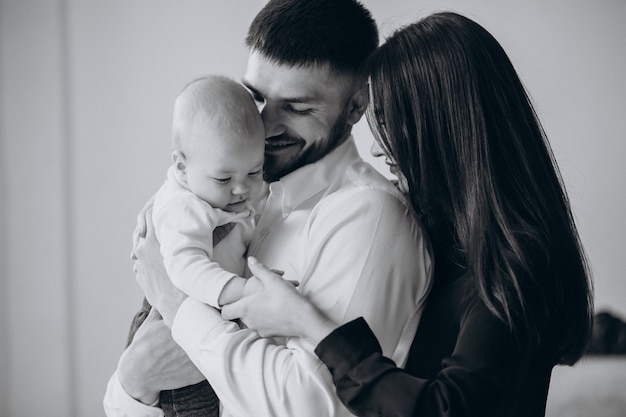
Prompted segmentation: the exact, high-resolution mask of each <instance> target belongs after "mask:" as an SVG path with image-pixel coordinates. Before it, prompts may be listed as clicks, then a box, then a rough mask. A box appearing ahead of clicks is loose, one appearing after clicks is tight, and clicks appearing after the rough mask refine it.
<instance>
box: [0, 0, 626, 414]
mask: <svg viewBox="0 0 626 417" xmlns="http://www.w3.org/2000/svg"><path fill="white" fill-rule="evenodd" d="M0 1H1V2H0V93H1V100H0V139H1V142H0V146H1V148H0V149H1V153H0V158H1V161H0V193H1V194H0V195H2V197H1V198H2V201H1V202H0V216H1V217H0V242H1V243H0V253H1V254H0V262H1V263H0V277H1V279H2V281H1V282H0V334H1V335H2V339H1V340H0V410H4V411H1V412H0V415H5V414H4V413H5V412H6V413H7V414H6V415H8V416H11V417H21V416H24V417H26V416H32V415H49V416H101V415H103V412H102V406H101V399H102V394H103V392H104V389H105V384H106V381H107V379H108V377H109V375H110V374H111V372H112V371H113V370H114V368H115V365H116V362H117V359H118V357H119V354H120V353H121V350H122V348H123V345H124V341H125V336H126V332H127V330H128V325H129V323H130V319H131V317H132V315H133V313H134V312H135V311H136V309H137V308H138V306H139V304H140V301H141V294H140V292H139V290H138V288H137V287H136V285H135V282H134V279H133V275H132V272H131V270H130V268H131V264H130V261H129V259H128V255H129V252H130V233H131V231H132V229H133V226H134V219H135V214H136V212H137V211H138V210H139V209H140V208H141V206H142V205H143V203H144V201H145V200H146V199H147V198H149V197H150V195H151V194H152V193H153V192H154V191H155V189H156V188H157V186H158V185H159V184H160V183H161V182H162V180H163V179H164V173H165V169H166V167H167V165H168V163H169V134H170V119H171V107H172V103H173V100H174V98H175V96H176V94H177V92H178V91H179V89H180V88H181V87H182V86H183V85H184V84H185V82H187V81H188V80H190V79H192V78H194V77H197V76H199V75H202V74H206V73H222V74H226V75H230V76H232V77H233V78H235V79H240V78H241V76H242V75H243V72H244V69H245V62H246V57H247V52H246V49H245V47H244V43H243V39H244V37H245V33H246V29H247V26H248V24H249V23H250V21H251V20H252V18H253V17H254V15H255V14H256V12H257V11H258V10H259V9H260V8H261V7H262V6H263V4H264V1H261V0H247V1H232V2H225V1H219V0H214V1H206V0H204V1H203V0H185V1H178V2H171V1H168V0H135V1H132V2H129V1H124V0H110V1H106V2H105V1H96V0H46V1H38V0H0ZM364 3H365V5H366V6H368V7H369V8H370V10H371V11H372V13H373V15H374V17H375V18H376V20H377V22H378V23H379V26H380V27H381V32H382V33H383V35H384V34H386V33H388V32H389V31H390V30H392V29H393V28H395V27H397V26H399V25H400V24H403V23H408V22H411V21H413V20H414V19H415V18H417V17H419V16H423V15H425V14H427V13H429V12H431V11H434V10H443V9H448V10H455V11H458V12H461V13H464V14H466V15H467V16H469V17H471V18H474V19H475V20H477V21H478V22H479V23H481V24H483V25H484V26H485V27H486V28H487V29H488V30H490V31H491V32H492V33H493V34H494V36H496V38H497V39H499V40H500V42H501V43H502V45H503V46H504V48H505V49H506V50H507V51H508V53H509V55H510V57H511V59H512V60H513V62H514V64H515V65H516V67H517V69H518V71H519V73H520V76H521V77H522V79H523V81H524V82H525V84H526V86H527V88H528V89H529V91H530V93H531V95H532V96H533V97H534V99H535V103H536V106H537V109H538V112H539V114H540V117H541V119H542V120H543V122H544V127H545V128H546V131H547V133H548V135H549V137H550V140H551V142H552V145H553V148H554V151H555V153H556V156H557V159H558V161H559V163H560V166H561V169H562V171H563V174H564V176H565V181H566V184H567V186H568V189H569V192H570V197H571V200H572V205H573V208H574V211H575V215H576V218H577V220H578V225H579V228H580V232H581V236H582V238H583V242H584V244H585V246H586V248H587V251H588V253H589V257H590V260H591V264H592V267H593V270H594V273H595V278H596V296H597V305H598V307H599V308H611V309H612V310H614V311H616V312H618V313H620V314H622V315H626V299H625V298H624V296H625V295H626V283H625V282H624V280H623V279H622V274H623V272H622V268H621V260H622V258H623V257H624V255H625V251H624V248H625V245H624V243H623V241H624V239H623V236H624V235H626V220H624V215H623V213H624V211H625V210H624V209H625V208H626V207H625V206H626V201H625V199H624V190H626V184H625V178H626V175H624V174H625V173H624V168H623V164H622V161H623V159H624V155H625V153H626V145H625V142H626V141H624V140H623V139H624V138H623V132H624V131H626V121H625V118H624V115H625V114H626V81H625V80H624V77H623V74H625V73H626V71H625V69H626V68H625V67H626V29H625V28H624V26H623V24H622V21H623V19H624V18H626V3H625V2H623V1H622V0H613V1H611V0H600V1H594V2H590V1H581V0H578V1H572V0H569V1H566V0H558V1H557V0H555V1H551V2H544V1H541V0H528V1H525V2H503V1H500V0H442V1H408V0H365V1H364ZM355 134H356V136H357V139H358V141H359V146H360V149H361V151H362V154H363V155H364V156H366V157H368V153H367V152H368V149H369V145H370V142H371V136H370V135H369V131H368V129H367V126H366V124H365V123H364V122H361V123H359V125H358V126H357V128H356V129H355ZM368 158H369V157H368ZM376 164H377V165H376V166H377V167H379V168H380V169H381V170H383V171H384V164H380V163H376Z"/></svg>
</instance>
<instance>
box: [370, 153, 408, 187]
mask: <svg viewBox="0 0 626 417" xmlns="http://www.w3.org/2000/svg"><path fill="white" fill-rule="evenodd" d="M370 153H371V154H372V156H373V157H375V158H378V157H381V156H384V157H385V163H386V164H387V165H389V172H391V174H392V175H395V176H396V177H397V178H398V188H399V189H400V191H402V192H403V193H405V194H407V193H408V192H409V184H408V182H407V180H406V177H405V176H404V175H402V172H400V169H399V168H398V165H397V164H396V163H395V162H394V159H393V157H392V156H391V155H388V154H387V153H386V152H385V151H384V150H383V148H382V147H381V146H380V145H379V144H378V142H376V141H374V142H373V143H372V147H371V148H370Z"/></svg>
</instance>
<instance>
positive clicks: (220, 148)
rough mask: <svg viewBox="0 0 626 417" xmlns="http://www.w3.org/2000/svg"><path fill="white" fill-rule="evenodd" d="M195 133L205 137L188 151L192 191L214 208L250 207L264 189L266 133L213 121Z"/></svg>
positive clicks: (188, 182)
mask: <svg viewBox="0 0 626 417" xmlns="http://www.w3.org/2000/svg"><path fill="white" fill-rule="evenodd" d="M195 134H199V135H201V140H198V141H196V142H195V144H194V146H193V149H192V150H191V151H188V152H187V154H186V156H187V161H186V162H187V163H186V172H187V186H188V187H189V190H190V191H191V192H192V193H194V194H195V195H197V196H198V197H200V198H201V199H203V200H204V201H206V202H207V203H209V204H210V205H211V206H212V207H215V208H219V209H222V210H226V211H231V212H240V211H243V210H245V209H246V206H247V203H248V201H249V200H254V199H255V198H256V197H258V195H259V193H260V192H261V190H262V189H263V160H264V155H263V152H264V148H265V134H264V131H263V129H262V125H261V128H260V129H257V130H256V131H255V133H254V134H252V136H243V135H240V134H238V133H236V132H233V131H228V130H226V129H221V130H216V129H213V128H212V126H210V124H207V125H206V126H205V127H199V128H198V129H196V130H195Z"/></svg>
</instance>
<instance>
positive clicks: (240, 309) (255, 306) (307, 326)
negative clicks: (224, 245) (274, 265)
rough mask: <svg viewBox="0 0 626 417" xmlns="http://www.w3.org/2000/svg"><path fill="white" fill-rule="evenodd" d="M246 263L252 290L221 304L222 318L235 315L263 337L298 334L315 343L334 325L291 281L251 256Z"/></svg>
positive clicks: (231, 317) (234, 317)
mask: <svg viewBox="0 0 626 417" xmlns="http://www.w3.org/2000/svg"><path fill="white" fill-rule="evenodd" d="M248 266H249V267H250V271H251V272H252V273H253V274H254V277H252V278H250V279H253V280H255V290H256V291H255V292H253V293H252V294H250V295H247V296H245V297H243V298H241V299H240V300H239V301H236V302H234V303H232V304H228V305H225V306H224V307H223V308H222V316H223V317H224V318H225V319H227V320H233V319H237V318H239V319H241V320H242V321H243V322H244V323H245V324H246V325H247V326H248V327H249V328H251V329H254V330H256V331H257V332H259V334H260V335H261V336H264V337H268V336H299V337H304V338H306V339H309V340H310V341H311V342H312V343H314V344H316V345H317V343H318V342H319V341H320V340H322V339H323V338H324V337H325V336H326V335H328V334H329V333H330V332H331V331H332V330H334V329H335V328H336V327H337V325H336V324H335V323H334V322H333V321H332V320H330V319H329V318H328V317H326V316H325V315H324V314H323V313H322V312H321V311H319V310H318V309H317V307H315V306H314V305H313V304H312V303H311V302H310V301H309V300H308V299H307V298H306V297H304V296H303V295H301V294H300V293H299V292H298V291H297V290H296V288H295V285H294V282H291V281H286V280H284V279H283V278H282V277H281V275H280V274H279V273H276V272H273V271H271V270H269V269H268V268H267V267H266V266H265V265H263V264H262V263H260V262H259V261H257V260H256V259H254V258H252V257H251V258H249V260H248ZM256 281H258V282H256ZM259 284H260V285H259Z"/></svg>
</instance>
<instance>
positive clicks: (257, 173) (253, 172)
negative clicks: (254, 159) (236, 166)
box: [248, 169, 262, 177]
mask: <svg viewBox="0 0 626 417" xmlns="http://www.w3.org/2000/svg"><path fill="white" fill-rule="evenodd" d="M261 171H262V169H257V170H256V171H252V172H250V173H249V174H248V176H249V177H256V176H259V175H260V174H261Z"/></svg>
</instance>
